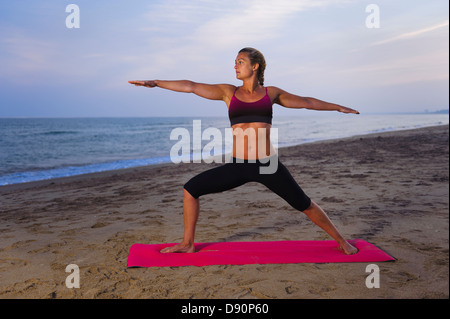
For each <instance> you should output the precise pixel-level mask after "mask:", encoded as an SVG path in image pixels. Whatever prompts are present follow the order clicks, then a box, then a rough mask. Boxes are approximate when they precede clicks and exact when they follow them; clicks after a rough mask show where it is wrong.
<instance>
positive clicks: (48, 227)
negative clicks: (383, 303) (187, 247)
mask: <svg viewBox="0 0 450 319" xmlns="http://www.w3.org/2000/svg"><path fill="white" fill-rule="evenodd" d="M448 128H449V126H448V125H442V126H434V127H425V128H419V129H413V130H400V131H392V132H383V133H374V134H370V135H361V136H354V137H349V138H342V139H336V140H328V141H318V142H313V143H307V144H301V145H297V146H291V147H286V148H280V149H279V154H280V160H281V161H282V162H283V163H284V164H285V165H286V167H287V168H288V169H289V170H290V171H291V173H292V175H293V176H294V178H295V179H296V180H297V182H299V184H300V185H301V186H302V188H303V189H304V190H305V191H306V192H307V194H308V195H309V196H310V197H311V198H312V199H313V200H315V201H316V202H318V203H319V204H320V205H321V206H322V207H323V208H324V209H325V211H326V212H327V213H328V214H329V216H330V218H331V219H332V221H333V222H334V223H335V224H336V225H337V226H338V228H339V229H340V230H341V232H342V233H343V234H344V235H345V236H346V237H347V238H348V239H353V238H362V239H365V240H367V241H369V242H371V243H373V244H375V245H376V246H378V247H380V248H382V249H383V250H385V251H386V252H388V253H389V254H391V255H392V256H394V257H395V258H396V259H397V261H395V262H393V263H379V264H378V266H379V267H380V271H381V278H380V279H381V288H379V289H368V288H367V287H366V286H365V284H364V282H365V278H366V276H367V274H366V273H365V267H366V265H365V264H288V265H244V266H208V267H173V268H148V269H142V268H140V269H127V268H126V259H127V256H128V249H129V247H130V246H131V245H132V244H133V243H136V242H141V243H148V244H151V243H162V242H177V241H179V240H180V239H181V237H182V227H183V224H182V222H183V221H182V186H183V184H184V183H185V182H186V181H187V180H188V179H189V178H190V177H192V176H194V175H195V174H198V173H199V172H202V171H204V170H206V169H208V168H210V167H212V165H220V164H193V163H191V164H171V163H168V164H155V165H151V166H144V167H135V168H127V169H121V170H115V171H105V172H99V173H91V174H86V175H77V176H72V177H63V178H58V179H53V180H43V181H37V182H29V183H21V184H12V185H5V186H0V196H1V202H2V204H1V206H0V218H1V220H2V222H1V224H0V225H1V226H0V238H1V244H0V257H1V258H0V259H1V260H2V263H1V264H0V271H1V275H0V298H163V299H172V298H212V299H215V298H244V299H247V298H275V299H285V298H286V299H298V298H448V296H449V295H448V289H449V282H448V215H449V212H448V208H449V206H448V194H449V185H448V164H449V163H448V162H449V158H448ZM201 203H202V204H201V205H202V206H201V207H202V208H201V213H200V220H199V224H198V227H197V238H196V240H197V242H211V241H265V240H326V239H330V238H329V237H328V236H327V235H326V234H325V233H324V232H323V231H321V230H320V229H319V228H318V227H317V226H315V225H313V224H312V223H311V222H310V221H309V220H308V219H307V218H306V217H305V216H304V215H302V214H300V213H297V212H295V211H294V210H293V209H292V208H290V207H289V206H288V205H287V204H286V203H284V202H283V201H282V200H281V199H280V198H278V197H277V196H276V195H274V194H272V193H270V191H267V190H265V189H264V187H263V186H261V185H258V184H256V183H249V184H247V185H246V186H242V187H240V188H238V189H235V190H231V191H229V192H225V193H220V194H214V195H207V196H205V198H202V199H201ZM68 264H77V265H78V266H79V267H80V277H81V279H80V280H81V288H79V289H68V288H66V286H65V279H66V277H67V275H68V274H67V273H66V272H65V268H66V266H67V265H68ZM180 281H181V282H183V286H182V287H180V285H179V283H180Z"/></svg>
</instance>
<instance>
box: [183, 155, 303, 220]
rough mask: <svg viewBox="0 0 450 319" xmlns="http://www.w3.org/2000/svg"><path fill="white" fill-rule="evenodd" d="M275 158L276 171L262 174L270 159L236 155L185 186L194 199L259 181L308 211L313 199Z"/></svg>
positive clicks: (292, 204)
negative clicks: (245, 157) (276, 162)
mask: <svg viewBox="0 0 450 319" xmlns="http://www.w3.org/2000/svg"><path fill="white" fill-rule="evenodd" d="M274 160H277V161H278V168H277V171H276V172H275V173H273V174H261V173H260V167H261V166H268V165H269V163H270V162H269V163H261V162H260V161H258V160H256V161H249V160H245V161H244V162H243V163H241V162H237V161H236V159H235V158H233V162H231V163H227V164H224V165H222V166H219V167H215V168H212V169H210V170H207V171H205V172H203V173H200V174H198V175H197V176H194V177H193V178H191V179H190V180H189V181H188V182H187V183H186V184H185V185H184V189H186V190H187V191H188V192H189V194H191V195H192V196H193V197H194V198H199V197H200V196H202V195H206V194H212V193H219V192H223V191H226V190H230V189H232V188H235V187H238V186H241V185H243V184H245V183H248V182H258V183H261V184H263V185H265V186H266V187H267V188H269V189H270V190H271V191H273V192H274V193H275V194H277V195H279V196H280V197H282V198H283V199H284V200H285V201H286V202H288V203H289V204H290V205H291V206H292V207H294V208H295V209H297V210H299V211H304V210H305V209H307V208H308V207H309V206H310V205H311V199H310V198H309V197H308V196H307V195H306V194H305V193H304V192H303V190H302V189H301V188H300V186H299V185H298V184H297V182H296V181H295V180H294V178H293V177H292V175H291V174H290V173H289V171H288V170H287V168H286V167H285V166H284V165H283V164H282V163H281V162H280V161H279V160H278V157H275V159H274ZM240 161H242V160H240Z"/></svg>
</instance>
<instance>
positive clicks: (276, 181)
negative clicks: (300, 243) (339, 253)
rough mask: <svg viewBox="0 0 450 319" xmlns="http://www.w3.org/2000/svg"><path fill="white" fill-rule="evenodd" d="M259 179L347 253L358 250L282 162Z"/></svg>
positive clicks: (353, 252)
mask: <svg viewBox="0 0 450 319" xmlns="http://www.w3.org/2000/svg"><path fill="white" fill-rule="evenodd" d="M258 179H259V182H261V183H263V184H264V185H265V186H267V187H268V188H269V189H270V190H272V191H273V192H274V193H276V194H277V195H279V196H280V197H282V198H283V199H284V200H286V201H287V202H288V203H289V204H290V205H291V206H292V207H294V208H295V209H297V210H299V211H301V212H303V213H304V214H305V215H306V216H308V218H309V219H310V220H311V221H312V222H313V223H315V224H316V225H317V226H319V227H320V228H322V229H323V230H324V231H325V232H326V233H327V234H328V235H330V236H331V237H332V238H333V239H334V240H336V241H337V242H338V244H339V245H340V247H341V249H342V250H343V251H344V253H345V254H349V255H351V254H355V253H357V252H358V250H357V249H356V248H355V247H353V246H352V245H351V244H349V243H348V242H347V241H346V240H345V239H344V238H343V237H342V235H341V234H340V233H339V231H338V230H337V228H336V227H335V226H334V224H333V223H332V222H331V220H330V219H329V218H328V216H327V214H326V213H325V212H324V211H323V209H322V208H321V207H320V206H319V205H317V204H316V203H315V202H313V201H312V200H311V199H310V198H309V197H308V196H307V195H306V194H305V193H304V192H303V190H302V189H301V188H300V186H299V185H298V183H297V182H296V181H295V180H294V178H293V177H292V175H291V174H290V173H289V171H288V169H287V168H286V167H285V166H284V165H283V164H282V163H281V162H279V163H278V170H277V171H276V172H275V173H274V174H267V175H260V176H259V177H258Z"/></svg>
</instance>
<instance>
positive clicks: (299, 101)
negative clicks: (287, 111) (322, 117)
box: [271, 87, 359, 114]
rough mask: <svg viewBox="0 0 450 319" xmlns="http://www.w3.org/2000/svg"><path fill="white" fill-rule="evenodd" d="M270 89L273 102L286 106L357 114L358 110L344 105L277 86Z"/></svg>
mask: <svg viewBox="0 0 450 319" xmlns="http://www.w3.org/2000/svg"><path fill="white" fill-rule="evenodd" d="M271 90H272V91H273V94H274V95H275V99H274V103H277V104H280V105H282V106H284V107H288V108H297V109H302V108H304V109H310V110H317V111H338V112H342V113H353V114H359V112H358V111H356V110H354V109H351V108H349V107H345V106H342V105H339V104H334V103H329V102H325V101H322V100H319V99H316V98H312V97H302V96H298V95H294V94H291V93H288V92H286V91H283V90H281V89H279V88H277V87H272V88H271Z"/></svg>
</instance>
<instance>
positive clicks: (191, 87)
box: [128, 80, 235, 101]
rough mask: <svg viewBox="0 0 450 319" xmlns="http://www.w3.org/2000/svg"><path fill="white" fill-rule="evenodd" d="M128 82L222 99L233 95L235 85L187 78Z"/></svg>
mask: <svg viewBox="0 0 450 319" xmlns="http://www.w3.org/2000/svg"><path fill="white" fill-rule="evenodd" d="M128 83H130V84H134V85H136V86H145V87H150V88H153V87H160V88H163V89H167V90H171V91H175V92H184V93H194V94H196V95H198V96H200V97H203V98H205V99H209V100H224V101H226V100H227V99H229V98H230V92H231V96H232V95H233V92H234V89H235V87H234V86H232V85H229V84H204V83H197V82H193V81H188V80H180V81H162V80H153V81H128Z"/></svg>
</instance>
